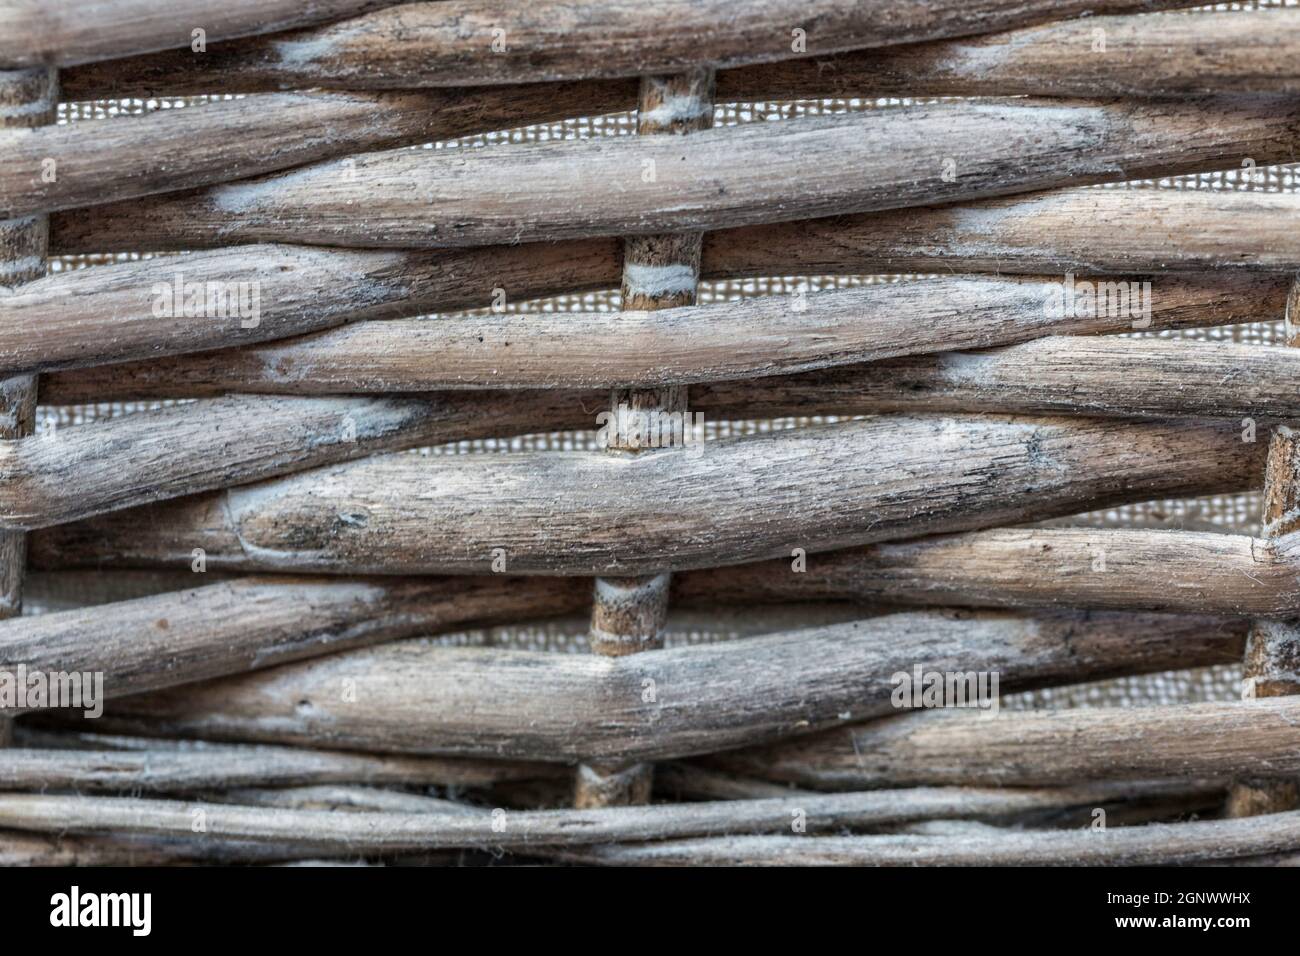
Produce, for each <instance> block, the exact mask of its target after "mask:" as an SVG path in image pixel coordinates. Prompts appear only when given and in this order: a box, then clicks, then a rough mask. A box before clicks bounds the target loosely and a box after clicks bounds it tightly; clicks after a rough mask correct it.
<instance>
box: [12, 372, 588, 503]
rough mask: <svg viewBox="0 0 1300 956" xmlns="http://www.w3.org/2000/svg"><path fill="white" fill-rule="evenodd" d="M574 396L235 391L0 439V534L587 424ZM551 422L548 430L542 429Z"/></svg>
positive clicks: (580, 400)
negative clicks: (449, 445)
mask: <svg viewBox="0 0 1300 956" xmlns="http://www.w3.org/2000/svg"><path fill="white" fill-rule="evenodd" d="M596 407H597V406H596V402H595V400H593V399H591V398H584V396H582V395H575V394H574V393H572V392H568V393H563V394H559V393H557V394H556V395H554V396H553V395H551V394H550V393H546V392H543V393H540V394H539V393H535V392H510V393H500V394H493V395H484V394H465V395H443V396H438V395H430V396H428V397H417V396H399V397H397V398H384V397H381V396H378V395H375V396H369V397H355V398H343V397H339V398H308V397H305V396H304V397H301V398H292V397H288V396H284V397H271V396H251V395H240V396H230V397H226V398H215V399H204V400H202V401H199V402H194V403H189V404H185V405H177V406H171V407H166V408H159V409H155V410H151V411H142V412H139V413H138V414H136V413H133V414H129V415H123V416H119V417H114V418H103V419H98V420H96V421H93V422H89V423H87V424H84V425H77V426H75V427H72V428H66V429H61V430H58V431H55V432H52V433H49V432H47V433H43V434H41V435H39V436H35V437H31V436H29V437H27V438H25V439H16V440H10V441H7V442H6V441H0V528H11V529H12V528H34V527H45V526H48V525H52V524H59V523H62V522H67V521H73V520H78V519H81V518H85V517H89V516H91V515H96V514H102V513H105V512H108V511H114V510H118V509H121V508H128V507H132V506H135V505H140V504H144V503H147V502H151V501H161V500H166V499H171V498H176V497H179V496H183V495H189V494H193V493H195V492H200V491H209V490H212V489H217V488H226V487H230V486H232V485H241V484H247V483H249V482H253V481H258V480H261V479H264V478H268V477H271V476H273V475H284V474H290V473H292V472H295V471H300V470H303V469H306V468H312V467H316V466H320V465H326V464H332V463H335V462H340V461H350V460H353V459H357V458H364V457H366V456H368V455H372V454H374V453H375V452H379V451H392V450H398V449H403V448H413V447H417V446H421V445H437V444H442V443H444V442H452V441H462V440H467V439H473V438H488V437H493V436H501V435H508V434H520V433H523V432H527V431H531V430H536V426H537V425H539V424H541V425H542V426H543V427H550V426H556V425H558V426H561V427H573V428H580V427H583V426H587V425H590V424H592V422H593V421H594V419H595V415H596V411H595V409H596ZM547 423H549V425H548V424H547Z"/></svg>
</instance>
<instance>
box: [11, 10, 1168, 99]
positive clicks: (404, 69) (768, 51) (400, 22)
mask: <svg viewBox="0 0 1300 956" xmlns="http://www.w3.org/2000/svg"><path fill="white" fill-rule="evenodd" d="M121 3H122V0H118V4H119V5H121ZM28 4H31V5H34V4H33V3H32V0H26V2H25V3H24V6H26V5H28ZM136 5H138V2H137V3H136V4H132V6H136ZM345 5H346V4H345ZM351 5H352V6H353V7H358V6H359V4H357V3H353V4H351ZM380 5H381V4H379V3H367V4H365V6H369V7H374V6H380ZM1187 5H1188V4H1187V3H1186V2H1185V0H1184V2H1177V0H1027V2H1021V3H1017V4H1014V5H1012V6H1008V5H1006V4H1002V3H997V2H994V0H904V2H894V3H884V2H881V0H871V2H861V0H797V2H796V0H662V2H660V3H658V4H656V5H654V6H646V5H645V4H643V3H640V2H638V0H602V3H601V5H600V9H599V11H598V13H593V11H592V9H591V8H589V7H584V6H581V5H575V4H573V3H569V2H565V0H534V2H533V3H530V4H529V5H528V6H513V7H512V6H506V7H504V8H503V7H502V6H501V5H499V4H495V3H492V2H490V0H442V2H440V3H437V4H431V3H411V4H407V5H403V6H400V7H391V8H390V9H387V10H379V11H377V12H374V13H370V14H368V15H366V16H360V17H357V18H355V19H352V20H345V21H343V22H341V23H335V24H332V25H330V26H325V27H317V28H314V29H311V30H307V31H304V32H301V33H297V34H294V35H292V36H288V37H266V38H263V39H255V40H245V41H242V42H239V43H231V44H224V45H222V46H220V47H217V48H215V49H213V50H211V51H208V52H206V53H204V54H202V55H195V54H193V53H191V52H190V51H188V50H183V51H176V52H174V53H165V54H161V55H155V56H148V57H141V58H139V59H138V60H132V61H127V62H125V63H112V64H104V65H102V66H100V67H93V68H89V69H86V70H82V71H75V73H74V78H73V86H72V89H73V91H74V92H73V93H72V95H75V96H87V95H89V96H93V97H103V96H138V95H153V94H144V93H143V92H142V90H143V89H145V88H148V89H154V90H155V91H160V90H170V94H169V95H176V94H177V93H178V92H179V91H181V90H188V91H190V92H209V91H212V90H217V91H221V92H237V91H242V92H248V91H250V90H253V89H268V88H269V89H278V88H283V87H286V86H305V87H315V86H340V87H343V88H346V89H356V88H361V87H367V86H369V87H407V86H463V85H470V86H478V85H492V84H501V83H519V82H538V81H544V80H556V79H578V78H581V77H597V76H640V75H642V74H655V73H671V72H677V71H680V70H682V69H685V68H688V67H692V66H702V65H709V66H733V65H736V64H740V63H763V62H769V61H773V60H782V59H789V58H793V57H796V56H801V55H815V54H826V53H834V52H836V51H839V50H850V49H854V48H857V47H874V46H884V45H887V44H892V43H908V42H915V41H920V40H932V39H937V38H940V37H953V36H968V35H971V34H977V33H988V32H991V31H994V30H1006V29H1008V28H1010V27H1016V26H1023V25H1026V24H1032V23H1042V22H1044V21H1046V20H1054V19H1058V18H1062V17H1070V16H1079V15H1086V14H1090V13H1125V12H1130V11H1140V10H1153V9H1169V8H1171V7H1180V6H1187ZM328 15H329V14H328V13H327V14H326V15H325V16H324V17H320V19H325V18H326V17H328ZM19 22H20V23H22V22H23V21H19ZM184 22H185V23H188V22H189V20H184ZM290 25H292V24H286V26H290ZM65 29H66V28H65ZM61 32H62V31H60V32H58V33H55V37H58V36H60V35H61ZM108 32H109V33H110V34H111V35H113V36H114V37H115V38H116V39H115V42H116V52H112V53H110V54H109V56H118V57H122V56H126V55H128V54H129V53H132V52H134V51H135V50H138V49H141V47H140V46H135V47H132V46H130V45H126V44H131V43H134V44H138V43H139V42H140V40H139V39H138V38H129V39H127V38H123V37H119V36H117V32H116V31H111V30H110V31H108ZM249 32H253V31H249ZM47 42H50V43H54V42H55V41H54V40H51V41H47ZM100 42H101V44H104V43H106V42H107V41H103V40H101V41H100ZM166 45H168V44H165V43H164V44H159V46H166ZM171 45H173V46H177V47H181V46H184V47H188V46H189V45H190V39H189V36H188V33H187V32H184V33H181V34H180V35H179V36H177V37H176V38H175V40H174V42H173V43H172V44H171ZM148 48H149V47H143V49H148ZM805 51H806V54H805ZM107 58H108V56H103V55H100V56H95V57H84V59H107ZM5 60H9V61H11V62H13V63H14V65H26V64H27V63H28V62H35V63H38V62H42V60H41V58H39V57H35V58H33V57H32V56H31V54H30V53H29V52H28V51H26V50H22V51H20V50H18V49H13V50H6V49H5V48H4V47H3V46H0V62H4V61H5ZM77 61H78V60H77V58H74V59H72V60H71V61H68V60H65V61H64V62H77Z"/></svg>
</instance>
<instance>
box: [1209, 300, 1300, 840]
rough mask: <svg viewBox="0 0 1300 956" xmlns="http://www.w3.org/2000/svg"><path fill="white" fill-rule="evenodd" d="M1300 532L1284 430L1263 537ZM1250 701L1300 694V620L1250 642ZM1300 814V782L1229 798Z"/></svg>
mask: <svg viewBox="0 0 1300 956" xmlns="http://www.w3.org/2000/svg"><path fill="white" fill-rule="evenodd" d="M1286 344H1287V345H1288V346H1289V347H1291V348H1297V347H1300V276H1298V277H1297V278H1296V280H1295V282H1294V283H1293V284H1292V286H1291V294H1290V296H1289V297H1288V299H1287V303H1286ZM1297 530H1300V431H1297V430H1295V429H1292V428H1286V427H1278V428H1277V429H1275V430H1274V432H1273V438H1272V441H1271V442H1270V444H1269V446H1268V464H1267V465H1266V470H1265V472H1264V515H1263V529H1262V533H1263V535H1264V536H1265V537H1267V538H1278V537H1281V536H1282V535H1285V534H1290V533H1292V532H1294V531H1297ZM1245 665H1246V666H1245V673H1244V675H1243V676H1244V677H1245V681H1244V685H1243V688H1242V696H1244V697H1286V696H1289V695H1292V694H1300V618H1288V619H1285V620H1258V621H1255V622H1254V623H1253V624H1252V625H1251V628H1250V636H1249V637H1248V638H1247V639H1246V661H1245ZM1298 808H1300V779H1286V778H1276V779H1257V780H1238V781H1237V782H1236V784H1234V785H1233V787H1232V789H1231V790H1230V791H1229V792H1228V803H1227V808H1226V809H1227V813H1228V816H1231V817H1249V816H1255V815H1256V814H1261V813H1280V812H1282V811H1283V810H1295V809H1298Z"/></svg>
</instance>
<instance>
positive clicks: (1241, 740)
mask: <svg viewBox="0 0 1300 956" xmlns="http://www.w3.org/2000/svg"><path fill="white" fill-rule="evenodd" d="M1180 666H1188V665H1180ZM709 762H710V763H711V764H714V765H716V766H720V767H724V768H728V769H731V770H733V771H735V772H737V773H741V774H745V775H749V776H754V777H759V778H761V779H768V780H781V781H788V782H791V783H796V784H798V785H800V786H805V787H812V788H815V789H850V790H855V789H860V788H863V787H878V786H882V787H897V786H915V785H922V784H925V785H931V784H934V785H942V784H949V783H961V784H962V785H969V784H980V785H989V786H1056V785H1060V784H1062V783H1066V782H1070V781H1076V780H1090V781H1101V780H1131V779H1151V778H1160V777H1173V776H1189V777H1221V776H1228V775H1234V774H1236V775H1242V776H1281V775H1291V774H1296V773H1297V772H1300V698H1297V697H1274V698H1269V699H1266V700H1263V699H1261V700H1248V701H1229V702H1223V703H1202V704H1161V705H1159V706H1145V707H1114V708H1080V709H1077V710H1057V711H1052V710H1039V711H1015V712H1013V711H1008V710H1002V711H1001V712H1000V713H999V714H998V715H997V716H996V717H988V716H985V715H982V714H979V713H976V712H974V711H965V712H963V711H958V710H952V709H948V710H929V711H916V712H913V713H911V714H906V715H903V716H900V717H892V718H890V719H888V720H883V721H878V722H875V723H868V724H863V725H861V726H859V727H854V728H848V729H837V730H833V731H829V732H827V733H824V734H818V735H816V736H813V737H808V738H804V739H800V740H796V741H791V742H788V743H784V744H778V745H776V746H773V747H766V748H758V749H753V750H745V751H737V752H736V753H735V754H728V755H719V756H717V757H713V758H709Z"/></svg>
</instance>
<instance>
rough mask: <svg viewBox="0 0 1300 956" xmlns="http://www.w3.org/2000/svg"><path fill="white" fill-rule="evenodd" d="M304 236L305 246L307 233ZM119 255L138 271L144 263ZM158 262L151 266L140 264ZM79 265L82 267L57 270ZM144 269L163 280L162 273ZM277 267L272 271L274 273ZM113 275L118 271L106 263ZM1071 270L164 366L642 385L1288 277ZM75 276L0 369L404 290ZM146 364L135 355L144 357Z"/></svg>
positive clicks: (962, 343)
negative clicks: (211, 292)
mask: <svg viewBox="0 0 1300 956" xmlns="http://www.w3.org/2000/svg"><path fill="white" fill-rule="evenodd" d="M304 254H305V255H306V256H307V257H308V258H310V257H311V253H310V252H309V251H306V250H304ZM155 261H156V260H155ZM137 265H138V264H137ZM311 265H313V264H308V268H307V269H305V270H304V271H305V272H306V273H307V274H306V275H303V276H299V277H297V278H298V279H299V281H300V282H305V281H307V280H310V279H313V278H315V279H317V280H326V281H327V280H328V276H327V275H325V276H322V275H314V274H313V273H315V270H314V269H313V268H312V267H311ZM162 268H163V269H165V268H166V267H165V266H164V267H162ZM86 271H87V272H93V271H94V270H86ZM132 271H133V273H134V274H135V276H136V277H138V276H139V275H140V274H142V273H144V272H146V271H147V270H143V269H135V270H132ZM161 271H162V270H161V269H159V268H158V267H157V266H155V274H158V273H159V272H161ZM79 274H84V273H75V272H74V273H71V275H73V276H76V275H79ZM160 278H162V281H164V282H168V283H172V282H174V280H172V279H171V278H170V277H167V276H165V274H164V275H163V276H160ZM287 280H288V277H287V276H286V277H282V278H281V279H280V280H278V281H277V285H278V284H279V283H281V282H286V281H287ZM117 281H130V280H129V279H128V277H127V276H125V275H123V276H119V277H117ZM136 281H138V279H136ZM186 281H187V282H188V281H197V280H195V279H190V278H189V277H187V278H186ZM553 281H555V282H556V283H557V284H558V282H559V281H562V280H560V278H559V277H556V279H554V280H553ZM1073 281H1074V288H1077V289H1079V290H1080V292H1079V296H1082V294H1083V293H1082V290H1083V289H1085V288H1088V289H1092V288H1094V287H1095V288H1096V290H1097V293H1098V295H1099V297H1100V298H1099V302H1100V304H1098V305H1096V306H1095V307H1094V306H1093V305H1092V304H1090V303H1089V304H1087V305H1085V304H1084V301H1083V300H1082V299H1076V300H1073V307H1072V308H1071V307H1069V306H1070V303H1066V302H1065V299H1064V296H1065V291H1064V289H1065V288H1066V286H1065V285H1064V280H1063V279H1060V278H1057V279H1051V278H1047V277H1032V278H1030V277H1017V276H1008V277H992V276H959V277H951V278H949V277H935V278H926V279H917V280H912V281H901V282H888V283H879V284H872V285H863V286H859V287H857V288H850V289H840V290H833V291H825V292H817V293H805V294H802V295H798V296H790V295H768V296H757V297H752V298H747V299H741V300H737V301H730V302H717V303H713V304H709V305H700V306H696V305H683V306H678V307H675V308H664V309H658V310H656V309H639V310H627V311H622V312H563V313H548V312H530V313H521V314H515V313H488V314H486V315H472V316H463V317H456V316H449V317H445V318H440V319H439V320H437V321H429V320H427V319H386V320H384V321H371V322H364V323H363V322H354V323H353V324H350V325H344V326H342V327H340V328H335V329H330V330H329V331H328V332H326V333H323V334H317V335H313V336H311V337H307V338H300V339H296V340H294V341H290V342H277V343H264V344H262V345H261V346H259V347H256V348H254V349H241V350H239V351H234V352H226V351H222V352H221V353H220V354H210V355H200V356H196V357H193V358H190V359H188V360H186V361H185V362H184V363H179V365H173V366H172V367H171V374H172V376H173V377H177V376H179V377H182V378H184V379H185V380H186V381H187V382H194V381H195V380H198V381H202V380H203V378H205V377H206V378H208V379H209V380H212V379H216V378H217V376H221V378H220V379H219V381H220V383H221V385H222V386H224V387H225V388H227V389H230V390H235V391H237V390H243V391H268V390H279V391H283V392H288V393H290V394H295V395H299V394H302V393H304V392H311V393H315V394H322V393H325V394H337V393H340V392H344V393H346V392H356V391H367V392H370V391H427V390H431V389H443V388H619V387H627V386H632V387H637V388H643V389H644V388H658V387H661V386H668V385H684V384H690V383H698V382H710V381H717V380H721V379H736V378H753V377H760V376H768V375H778V374H782V373H794V372H800V371H810V370H814V369H818V368H826V367H829V366H835V365H845V364H855V363H860V362H866V361H872V360H877V359H882V358H890V357H894V356H900V355H911V354H916V353H922V352H935V351H951V350H959V349H977V348H987V347H989V346H994V345H1005V344H1008V343H1013V342H1021V341H1026V340H1029V339H1033V338H1039V337H1041V336H1044V335H1051V334H1060V335H1070V334H1075V335H1078V334H1094V333H1106V332H1128V331H1133V330H1134V329H1135V328H1137V329H1148V330H1161V329H1171V328H1188V327H1200V326H1216V325H1226V324H1234V323H1239V322H1248V321H1259V320H1267V319H1270V318H1273V317H1274V316H1280V315H1281V313H1282V310H1283V308H1284V303H1285V301H1286V292H1287V289H1288V288H1289V280H1288V279H1286V278H1285V277H1283V276H1279V275H1269V274H1265V275H1236V276H1230V277H1226V278H1224V277H1214V276H1209V275H1195V276H1164V277H1161V278H1160V279H1158V280H1155V281H1151V282H1150V285H1149V286H1144V285H1143V284H1142V281H1141V279H1140V278H1135V277H1129V276H1126V277H1123V278H1114V279H1095V280H1090V279H1087V278H1084V277H1079V278H1077V279H1075V280H1073ZM1084 283H1090V284H1089V285H1086V286H1085V285H1084ZM79 285H81V286H92V287H93V285H94V283H93V280H92V282H83V283H77V282H61V283H60V282H51V283H49V284H48V287H46V288H42V289H39V290H35V291H32V292H29V293H27V294H26V295H25V296H23V297H20V298H18V299H17V300H16V301H13V302H12V303H10V304H9V306H8V308H5V307H4V306H3V305H0V320H3V319H5V318H6V317H8V316H12V318H13V321H12V322H9V323H6V324H5V325H3V326H0V328H3V329H5V331H4V332H3V333H0V370H3V369H5V368H6V367H7V368H10V369H14V370H18V369H30V368H36V369H40V370H42V371H48V370H50V369H55V368H67V367H71V366H75V365H89V364H102V363H105V362H113V361H117V360H120V359H124V358H138V357H139V356H140V355H142V354H152V355H158V354H159V353H163V354H166V353H173V352H187V351H193V350H201V349H206V348H212V347H214V346H217V345H221V344H226V345H233V344H243V343H249V342H256V341H258V340H265V339H272V338H275V339H278V338H283V337H285V336H290V335H293V334H294V333H295V332H298V333H301V332H305V331H311V330H313V329H320V328H322V327H326V326H332V325H339V323H341V322H345V321H349V320H353V319H359V318H364V317H366V316H367V315H374V314H375V313H376V312H381V311H383V310H387V309H395V308H400V309H401V310H403V311H404V312H406V313H407V314H409V313H410V312H412V311H416V310H418V309H419V304H418V303H416V302H412V301H410V300H407V301H406V302H405V303H404V304H402V305H400V306H397V305H395V304H394V305H390V304H387V303H384V304H375V303H371V302H364V303H360V304H359V303H357V301H356V300H355V299H352V298H351V297H350V295H349V293H350V292H351V291H352V290H350V289H345V290H343V294H342V295H340V296H339V298H338V299H337V300H335V304H334V307H333V308H332V309H321V308H312V307H311V306H312V304H313V303H312V299H313V298H314V297H315V294H316V290H315V288H314V287H313V286H310V285H299V286H297V289H298V291H297V293H296V295H295V296H294V297H293V299H290V300H289V301H288V302H282V303H279V304H278V306H277V308H276V311H275V313H273V315H272V316H268V317H267V318H268V320H270V319H274V321H267V322H265V323H259V324H258V325H257V327H256V328H254V329H251V330H249V329H246V328H244V327H243V326H244V325H247V324H248V322H247V321H245V320H243V319H241V318H240V317H239V316H234V315H232V316H231V317H229V318H212V317H209V316H206V315H198V316H193V317H182V318H178V319H170V320H169V321H168V322H166V323H161V322H159V320H158V319H157V318H155V317H154V315H153V301H152V300H151V299H150V298H149V297H148V296H147V295H146V294H145V292H146V291H147V288H148V287H147V286H144V285H131V286H129V287H128V288H129V290H130V291H129V292H127V293H126V294H125V295H121V296H117V295H114V296H113V297H112V298H106V299H105V300H103V301H101V302H99V304H96V296H95V295H94V293H92V295H91V297H90V298H88V299H87V300H85V302H86V307H85V309H84V311H82V312H81V314H70V313H69V311H68V310H67V309H66V307H64V308H62V309H60V305H61V304H62V303H64V302H65V301H66V300H65V299H64V298H62V296H63V295H65V294H66V290H67V288H68V287H69V286H71V287H73V288H76V287H77V286H79ZM501 288H504V287H501ZM1054 290H1055V291H1054ZM263 294H265V290H264V293H263ZM384 295H386V293H381V296H384ZM128 296H129V297H131V300H132V301H130V302H128V303H127V304H126V305H125V308H124V309H123V310H122V311H113V306H114V304H115V302H116V300H117V299H118V298H127V297H128ZM1144 307H1145V308H1144ZM6 313H7V315H6ZM51 317H52V321H48V319H50V318H51ZM110 336H111V337H110ZM613 344H617V347H611V346H612V345H613ZM153 367H154V366H153V364H152V363H150V365H149V366H148V367H147V368H146V369H145V374H148V371H149V369H152V368H153ZM135 368H136V366H133V367H132V368H130V369H125V370H123V369H110V370H108V371H107V372H106V373H105V375H111V376H114V377H115V378H131V377H134V371H135ZM668 410H670V411H671V410H672V409H668ZM678 410H680V409H678Z"/></svg>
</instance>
